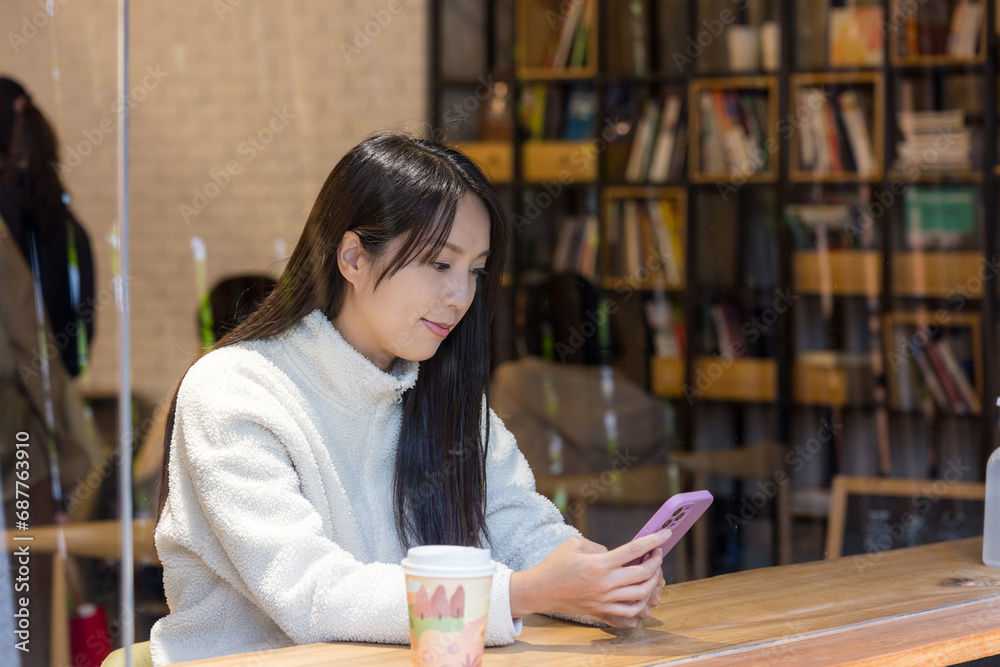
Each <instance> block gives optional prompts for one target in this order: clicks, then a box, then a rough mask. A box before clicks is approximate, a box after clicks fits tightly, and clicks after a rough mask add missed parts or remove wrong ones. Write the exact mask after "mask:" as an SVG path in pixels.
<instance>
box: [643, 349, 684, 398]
mask: <svg viewBox="0 0 1000 667" xmlns="http://www.w3.org/2000/svg"><path fill="white" fill-rule="evenodd" d="M650 377H651V378H652V381H651V385H652V389H653V393H654V394H658V395H660V396H671V397H677V396H682V395H683V394H684V360H683V359H681V358H668V357H653V358H652V360H651V361H650Z"/></svg>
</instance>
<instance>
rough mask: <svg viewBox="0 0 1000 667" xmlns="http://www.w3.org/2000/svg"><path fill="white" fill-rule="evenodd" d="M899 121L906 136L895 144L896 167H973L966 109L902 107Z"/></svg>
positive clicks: (936, 169) (951, 169)
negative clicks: (938, 109) (913, 109)
mask: <svg viewBox="0 0 1000 667" xmlns="http://www.w3.org/2000/svg"><path fill="white" fill-rule="evenodd" d="M896 121H897V123H898V125H899V130H900V132H901V133H902V135H903V140H902V141H901V142H899V144H897V146H896V152H897V158H896V165H895V167H896V169H899V170H908V169H911V168H918V169H920V170H921V171H928V172H932V173H949V172H956V171H968V170H971V169H972V135H971V132H970V130H969V128H967V127H966V126H965V112H964V111H963V110H961V109H948V110H943V111H911V110H903V111H900V112H898V113H897V114H896Z"/></svg>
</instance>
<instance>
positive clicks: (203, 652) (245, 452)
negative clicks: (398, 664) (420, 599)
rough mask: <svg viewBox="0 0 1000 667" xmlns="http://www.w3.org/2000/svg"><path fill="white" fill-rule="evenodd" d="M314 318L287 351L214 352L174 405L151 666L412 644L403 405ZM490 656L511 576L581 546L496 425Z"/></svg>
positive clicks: (490, 473) (397, 389)
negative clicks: (163, 608) (404, 565)
mask: <svg viewBox="0 0 1000 667" xmlns="http://www.w3.org/2000/svg"><path fill="white" fill-rule="evenodd" d="M417 371H418V364H417V363H415V362H406V361H402V360H397V361H396V364H395V366H394V367H393V370H392V373H391V374H389V373H384V372H383V371H381V370H379V369H378V368H377V367H376V366H375V365H373V364H372V363H371V362H370V361H368V360H367V359H366V358H365V357H364V356H362V355H361V354H359V353H358V352H357V351H356V350H354V348H352V347H351V346H350V345H349V344H348V343H347V342H346V341H344V339H343V338H342V337H341V336H340V334H339V333H338V332H337V330H336V329H334V327H333V326H332V325H331V324H330V322H329V321H328V320H327V319H326V318H325V317H324V316H323V314H322V313H320V312H319V311H316V312H314V313H312V314H311V315H309V316H308V317H307V318H305V319H304V320H303V321H302V322H301V323H300V324H299V325H298V326H297V327H295V328H294V329H293V330H291V331H290V332H289V333H287V334H285V335H284V336H282V337H280V338H277V339H273V340H265V341H255V342H252V343H241V344H237V345H233V346H230V347H226V348H223V349H220V350H216V351H214V352H211V353H210V354H208V355H206V356H205V357H203V358H202V359H200V360H199V361H198V362H197V363H196V364H194V366H192V368H191V369H190V370H189V371H188V373H187V375H186V377H185V378H184V381H183V383H182V384H181V388H180V392H179V394H178V396H177V411H176V421H175V424H174V433H173V440H172V444H171V455H170V465H169V470H168V472H169V490H170V493H169V496H168V498H167V504H166V507H165V508H164V512H163V516H162V518H161V520H160V522H159V525H158V526H157V528H156V549H157V552H158V553H159V556H160V560H161V561H162V563H163V568H164V588H165V591H166V596H167V602H168V604H169V606H170V612H171V613H170V614H169V615H168V616H166V617H164V618H162V619H160V620H159V621H158V622H157V623H156V625H155V626H154V627H153V631H152V637H151V639H152V654H153V662H154V664H155V665H157V666H160V665H166V664H170V663H174V662H181V661H186V660H196V659H200V658H208V657H213V656H221V655H227V654H232V653H243V652H249V651H257V650H261V649H271V648H278V647H281V646H289V645H292V644H305V643H310V642H319V641H363V642H380V643H393V644H407V643H409V621H408V616H407V605H406V590H405V582H404V576H403V572H402V569H401V567H400V565H399V563H400V561H401V560H402V559H403V557H404V556H405V553H404V551H403V549H402V546H401V545H400V543H399V540H398V538H397V535H396V529H395V523H394V515H393V501H392V481H393V465H394V460H395V451H396V445H397V441H398V438H399V429H400V424H401V419H402V406H401V404H400V402H401V400H402V398H401V396H402V393H403V392H405V391H406V390H407V389H409V388H411V387H412V386H413V385H414V383H415V381H416V378H417ZM490 420H491V421H490V441H489V450H488V460H487V508H486V509H487V526H488V529H489V532H490V535H491V538H492V543H491V544H490V545H489V546H490V548H491V550H492V555H493V558H494V560H496V561H497V563H498V570H497V574H496V576H495V577H494V581H493V590H492V593H491V601H490V613H489V623H488V626H487V632H486V642H487V644H488V645H498V644H507V643H510V642H513V641H514V638H515V637H516V636H517V635H518V634H520V621H519V620H518V621H517V622H516V623H515V622H514V621H513V620H512V618H511V613H510V596H509V585H510V575H511V573H512V571H519V570H524V569H527V568H530V567H533V566H534V565H536V564H538V563H539V562H540V561H541V560H542V559H543V558H544V557H545V556H546V555H548V554H549V552H551V551H552V550H553V549H554V548H555V547H557V546H558V545H559V544H561V543H562V542H563V541H565V540H566V539H568V538H569V537H572V536H574V535H579V533H578V532H577V531H576V530H575V529H573V528H572V527H570V526H567V525H566V524H565V523H564V522H563V520H562V516H561V515H560V513H559V511H558V510H557V509H556V507H555V506H554V505H553V504H552V503H551V502H549V501H548V500H547V499H546V498H544V497H542V496H540V495H538V494H537V493H535V491H534V477H533V476H532V474H531V470H530V469H529V467H528V464H527V461H525V459H524V456H523V455H522V454H521V452H520V451H519V450H518V448H517V445H516V443H515V441H514V437H513V436H512V435H511V434H510V432H509V431H508V430H507V429H506V428H504V426H503V423H502V422H501V421H500V420H499V418H497V416H496V415H495V414H493V412H492V411H490Z"/></svg>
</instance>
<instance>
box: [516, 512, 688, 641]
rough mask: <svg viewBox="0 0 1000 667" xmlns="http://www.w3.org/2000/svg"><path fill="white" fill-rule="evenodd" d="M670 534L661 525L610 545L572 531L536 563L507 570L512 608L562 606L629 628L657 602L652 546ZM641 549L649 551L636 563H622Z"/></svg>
mask: <svg viewBox="0 0 1000 667" xmlns="http://www.w3.org/2000/svg"><path fill="white" fill-rule="evenodd" d="M669 537H670V531H669V530H668V529H663V530H661V531H659V532H657V533H654V534H652V535H647V536H646V537H643V538H641V539H638V540H633V541H632V542H629V543H627V544H625V545H623V546H620V547H618V548H617V549H614V550H612V551H608V550H607V549H606V548H605V547H603V546H601V545H600V544H597V543H595V542H591V541H590V540H585V539H583V538H580V537H572V538H570V539H568V540H566V541H565V542H563V543H562V544H561V545H559V546H558V547H556V548H555V549H554V550H553V551H552V553H550V554H549V555H548V556H546V557H545V560H543V561H542V562H541V563H539V564H538V565H536V566H535V567H533V568H531V569H530V570H525V571H524V572H515V573H514V574H513V575H512V576H511V579H510V609H511V614H512V615H513V616H514V618H518V617H520V616H524V615H526V614H532V613H539V612H561V613H564V614H576V615H586V616H592V617H594V618H596V619H598V620H601V621H604V622H605V623H607V624H608V625H611V626H614V627H616V628H633V627H635V626H636V625H638V624H639V621H640V620H642V619H644V618H648V617H649V610H650V609H651V608H652V607H655V606H656V605H657V604H659V602H660V588H662V587H663V584H664V581H663V574H662V572H661V570H660V567H661V564H662V563H663V553H662V551H661V550H660V549H658V548H657V546H658V545H660V544H663V542H665V541H666V540H667V538H669ZM650 551H652V553H649V552H650ZM644 554H648V556H646V557H645V558H644V559H643V561H642V563H640V564H639V565H632V566H629V567H622V566H623V565H624V564H625V563H628V562H629V561H633V560H635V559H637V558H642V557H643V555H644Z"/></svg>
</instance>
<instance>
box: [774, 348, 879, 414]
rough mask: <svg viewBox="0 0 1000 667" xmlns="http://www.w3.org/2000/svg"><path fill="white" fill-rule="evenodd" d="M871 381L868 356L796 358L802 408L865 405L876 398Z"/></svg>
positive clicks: (798, 400) (818, 354) (808, 354)
mask: <svg viewBox="0 0 1000 667" xmlns="http://www.w3.org/2000/svg"><path fill="white" fill-rule="evenodd" d="M871 379H872V362H871V355H870V354H868V353H842V352H837V351H833V350H825V351H820V352H800V353H799V354H798V355H796V358H795V371H794V376H793V382H794V387H795V391H794V393H793V395H794V400H795V402H796V403H798V404H801V405H826V406H831V407H845V406H848V405H858V406H863V405H866V404H868V403H869V402H870V401H871V398H872V386H871Z"/></svg>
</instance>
